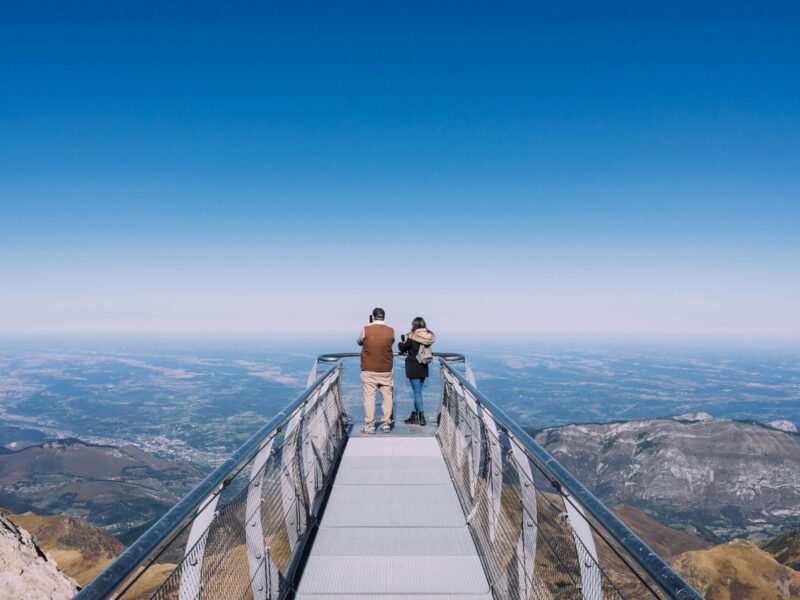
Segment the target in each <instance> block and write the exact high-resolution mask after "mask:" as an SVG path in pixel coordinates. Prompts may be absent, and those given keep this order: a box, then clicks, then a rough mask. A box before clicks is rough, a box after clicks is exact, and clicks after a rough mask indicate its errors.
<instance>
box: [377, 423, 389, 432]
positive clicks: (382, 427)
mask: <svg viewBox="0 0 800 600" xmlns="http://www.w3.org/2000/svg"><path fill="white" fill-rule="evenodd" d="M372 431H373V433H374V432H375V428H374V427H373V428H372ZM381 431H382V432H383V433H392V426H391V425H389V423H384V424H383V425H381Z"/></svg>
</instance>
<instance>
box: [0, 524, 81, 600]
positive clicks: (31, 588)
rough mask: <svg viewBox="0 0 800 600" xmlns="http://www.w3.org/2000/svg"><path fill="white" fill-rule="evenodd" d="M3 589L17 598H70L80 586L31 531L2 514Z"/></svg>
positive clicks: (0, 568) (0, 587) (0, 567)
mask: <svg viewBox="0 0 800 600" xmlns="http://www.w3.org/2000/svg"><path fill="white" fill-rule="evenodd" d="M0 590H2V591H1V592H0V594H1V595H2V596H3V597H4V598H15V599H16V600H44V599H49V600H62V599H63V600H67V599H69V598H72V596H73V595H75V593H76V592H77V591H78V586H77V584H76V583H75V581H74V580H72V579H70V578H68V577H67V576H66V575H64V574H63V573H62V572H61V571H59V570H58V567H57V566H56V563H55V561H54V560H53V559H52V558H50V557H49V556H48V555H47V554H45V553H44V552H43V551H42V549H41V548H39V546H37V545H36V544H35V543H34V541H33V539H32V538H31V535H30V534H29V533H28V532H27V531H25V530H24V529H22V528H21V527H17V526H16V525H14V523H12V522H11V521H9V520H8V519H6V518H5V517H4V516H2V515H0Z"/></svg>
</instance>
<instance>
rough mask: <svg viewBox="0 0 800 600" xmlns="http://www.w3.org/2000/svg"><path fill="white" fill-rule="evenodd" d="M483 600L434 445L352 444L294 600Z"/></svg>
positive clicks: (398, 440)
mask: <svg viewBox="0 0 800 600" xmlns="http://www.w3.org/2000/svg"><path fill="white" fill-rule="evenodd" d="M491 597H492V596H491V593H490V591H489V584H488V582H487V580H486V575H485V574H484V571H483V566H482V565H481V562H480V559H479V558H478V554H477V551H476V550H475V545H474V543H473V541H472V537H471V536H470V533H469V530H468V529H467V524H466V521H465V519H464V513H463V511H462V510H461V505H460V504H459V501H458V497H457V496H456V492H455V489H454V488H453V484H452V482H451V481H450V475H449V473H448V471H447V467H446V465H445V462H444V458H443V457H442V453H441V450H440V448H439V443H438V442H437V441H436V438H433V437H399V436H397V437H392V436H375V437H359V438H351V439H350V440H349V441H348V443H347V448H346V449H345V452H344V456H343V457H342V462H341V464H340V466H339V472H338V473H337V476H336V480H335V481H334V485H333V489H332V490H331V496H330V498H329V499H328V504H327V506H326V508H325V512H324V513H323V515H322V521H321V523H320V529H319V531H318V532H317V536H316V539H315V540H314V545H313V547H312V548H311V553H310V555H309V557H308V562H307V564H306V566H305V570H304V571H303V575H302V578H301V580H300V585H299V588H298V593H297V598H298V600H342V599H344V598H357V599H358V600H378V599H381V598H392V599H393V600H490V599H491Z"/></svg>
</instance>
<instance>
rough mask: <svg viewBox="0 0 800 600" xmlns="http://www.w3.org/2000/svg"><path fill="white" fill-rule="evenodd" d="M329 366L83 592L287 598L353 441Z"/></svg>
mask: <svg viewBox="0 0 800 600" xmlns="http://www.w3.org/2000/svg"><path fill="white" fill-rule="evenodd" d="M340 375H341V367H339V366H334V368H332V369H331V370H329V371H328V372H326V373H324V374H322V375H321V376H319V377H318V378H315V381H314V382H313V383H312V384H311V385H310V386H309V387H308V389H306V390H305V391H304V392H303V393H302V394H301V395H300V396H299V397H298V398H296V399H295V400H294V401H293V402H291V403H290V404H289V405H288V406H287V407H286V408H285V409H284V410H283V411H282V412H280V413H279V414H278V415H276V416H275V417H274V418H273V419H272V420H271V421H270V422H269V423H267V424H266V425H264V426H263V427H262V428H261V429H260V430H259V431H258V432H257V433H256V434H255V435H253V436H252V437H251V438H250V439H249V440H248V441H247V442H245V443H244V444H243V445H242V446H241V447H240V448H239V449H238V450H236V452H234V453H233V455H232V456H231V457H230V458H229V459H228V460H226V461H225V462H224V463H222V464H221V465H220V466H219V467H217V468H216V469H215V470H214V471H213V472H212V473H211V474H210V475H209V476H208V477H206V479H204V480H203V481H202V482H201V483H200V484H199V485H198V486H197V487H196V488H195V489H194V490H192V491H191V492H190V493H189V494H187V495H186V496H185V497H184V498H183V499H182V500H181V501H180V502H178V503H177V504H176V505H175V506H174V507H173V508H172V509H171V510H170V511H169V512H167V514H165V515H164V516H163V517H162V518H161V519H159V520H158V521H157V522H156V523H155V524H154V525H153V526H152V527H151V528H150V529H149V530H148V531H147V532H146V533H145V534H144V535H143V536H142V537H140V538H139V539H138V540H137V541H136V542H134V543H133V544H132V545H131V546H130V547H128V548H127V549H126V550H125V551H124V552H123V553H122V554H121V555H120V556H119V557H118V558H117V559H116V560H115V561H114V562H113V563H112V564H111V565H110V566H109V567H108V568H107V569H106V570H105V571H103V572H102V573H101V574H100V575H99V576H98V577H97V578H95V579H94V580H93V581H92V582H91V583H89V585H87V586H86V587H85V588H84V589H83V590H82V591H80V592H79V593H78V595H77V596H76V599H77V600H89V599H91V600H100V599H106V598H112V597H116V598H125V599H132V598H155V599H157V600H167V599H173V598H174V599H177V600H195V599H198V598H201V597H202V598H220V599H222V598H225V599H232V600H235V599H238V598H264V599H269V600H277V599H281V598H285V597H286V596H287V595H288V594H289V593H290V592H291V591H292V586H293V583H294V575H295V572H296V570H297V568H298V566H299V562H300V558H301V556H302V554H303V550H304V547H305V545H306V541H307V539H308V536H309V534H310V532H311V530H312V525H313V524H314V522H315V521H316V519H317V517H318V512H319V509H320V506H321V503H322V500H323V498H324V496H325V492H326V490H327V488H328V487H329V486H330V483H331V481H332V475H333V473H334V469H335V466H336V464H337V462H338V459H339V456H340V455H341V452H342V450H343V448H344V445H345V442H346V429H345V422H344V419H343V415H344V411H343V410H342V404H341V388H340Z"/></svg>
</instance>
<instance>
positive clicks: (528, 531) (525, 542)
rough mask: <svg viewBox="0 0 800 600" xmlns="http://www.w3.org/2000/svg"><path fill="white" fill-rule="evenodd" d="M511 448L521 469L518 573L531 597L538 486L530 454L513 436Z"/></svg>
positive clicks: (527, 596) (525, 590) (525, 591)
mask: <svg viewBox="0 0 800 600" xmlns="http://www.w3.org/2000/svg"><path fill="white" fill-rule="evenodd" d="M511 449H512V452H513V453H514V460H515V461H516V463H517V467H518V468H519V470H520V471H521V476H520V478H519V480H520V481H519V483H520V495H521V504H522V506H521V509H522V528H521V529H520V534H519V541H518V542H517V555H518V556H521V557H522V560H521V561H519V562H518V564H517V573H518V577H519V581H520V589H521V590H522V591H523V593H524V595H523V598H529V597H530V593H531V590H532V589H533V577H534V569H535V567H536V535H537V526H538V524H537V519H538V514H537V508H536V487H535V486H534V485H533V472H532V470H531V463H530V459H528V455H527V454H525V452H524V451H523V450H522V448H520V447H519V444H518V442H517V440H516V439H515V438H513V437H512V438H511Z"/></svg>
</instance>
